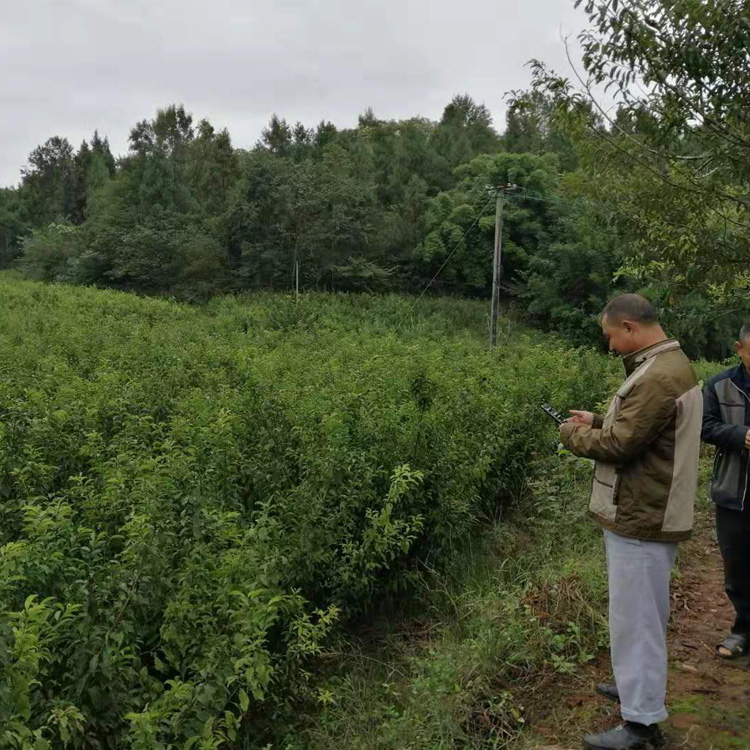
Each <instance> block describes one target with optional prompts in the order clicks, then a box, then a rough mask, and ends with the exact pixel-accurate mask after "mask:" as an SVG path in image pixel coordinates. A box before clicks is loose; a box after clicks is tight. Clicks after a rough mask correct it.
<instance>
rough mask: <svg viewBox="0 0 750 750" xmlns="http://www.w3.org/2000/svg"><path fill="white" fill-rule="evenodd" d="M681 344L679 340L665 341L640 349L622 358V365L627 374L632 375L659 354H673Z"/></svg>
mask: <svg viewBox="0 0 750 750" xmlns="http://www.w3.org/2000/svg"><path fill="white" fill-rule="evenodd" d="M679 348H680V342H679V341H677V339H664V341H659V343H658V344H651V346H647V347H645V348H644V349H639V350H638V351H637V352H632V353H631V354H626V355H625V356H624V357H623V358H622V364H623V365H624V367H625V372H626V373H627V374H628V375H631V374H632V373H633V372H634V370H636V369H637V368H638V367H640V366H641V365H642V364H643V363H644V362H645V361H646V360H647V359H651V357H655V356H656V355H657V354H663V353H664V352H671V351H672V350H673V349H679Z"/></svg>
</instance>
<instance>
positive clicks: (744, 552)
mask: <svg viewBox="0 0 750 750" xmlns="http://www.w3.org/2000/svg"><path fill="white" fill-rule="evenodd" d="M716 535H717V537H718V539H719V548H720V549H721V556H722V557H723V558H724V588H725V590H726V592H727V596H728V597H729V601H731V602H732V605H733V606H734V611H735V612H736V613H737V617H736V619H735V621H734V627H733V628H732V632H733V633H742V634H743V635H750V504H748V506H746V507H745V510H744V511H739V510H729V508H723V507H722V506H721V505H717V506H716Z"/></svg>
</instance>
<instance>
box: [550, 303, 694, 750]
mask: <svg viewBox="0 0 750 750" xmlns="http://www.w3.org/2000/svg"><path fill="white" fill-rule="evenodd" d="M602 331H603V333H604V336H605V337H606V338H607V340H608V342H609V348H610V349H611V350H612V351H615V352H617V353H618V354H620V355H622V357H623V365H624V366H625V374H626V378H625V381H624V382H623V384H622V385H621V386H620V388H619V389H618V390H617V392H616V393H615V395H614V397H613V399H612V402H611V403H610V406H609V409H608V411H607V414H606V416H605V417H604V418H603V419H602V418H600V417H598V416H596V415H595V414H592V413H591V412H584V411H571V414H572V415H573V416H572V417H571V418H570V419H569V420H568V421H567V422H565V423H564V424H563V425H561V427H560V437H561V440H562V442H563V444H564V445H565V446H566V447H567V448H568V449H569V450H570V451H572V452H573V453H575V454H576V455H579V456H585V457H587V458H593V459H595V460H596V469H595V472H594V483H593V490H592V493H591V505H590V508H589V512H590V515H591V516H592V517H593V519H594V520H595V521H597V522H598V523H599V524H600V525H601V526H603V527H604V541H605V548H606V552H607V571H608V578H609V631H610V644H611V653H612V668H613V671H614V676H615V684H614V685H599V686H597V690H598V691H599V692H601V693H603V694H604V695H606V696H607V697H609V698H611V699H613V700H619V701H620V704H621V712H622V718H623V720H624V723H623V724H622V725H620V726H618V727H616V728H614V729H612V730H610V731H608V732H603V733H601V734H598V735H587V736H586V737H584V740H583V741H584V745H585V746H586V747H588V748H591V749H592V750H636V749H637V748H645V747H648V746H649V745H654V746H656V745H658V744H660V742H661V739H662V737H661V732H660V730H659V726H658V724H659V722H662V721H664V720H665V719H666V718H667V712H666V708H665V705H664V701H665V697H666V683H667V649H666V629H667V620H668V619H669V575H670V570H671V568H672V564H673V562H674V558H675V553H676V550H677V544H676V543H677V542H680V541H682V540H684V539H687V538H688V537H689V536H690V533H691V531H692V525H693V506H694V501H695V492H696V488H697V483H698V454H699V449H700V434H701V420H702V416H703V401H702V395H701V389H700V385H699V383H698V380H697V378H696V376H695V373H694V372H693V368H692V367H691V365H690V362H689V361H688V359H687V357H686V356H685V354H684V353H683V352H682V350H681V348H680V345H679V343H678V342H677V341H675V340H674V339H670V338H667V336H666V335H665V333H664V331H663V329H662V327H661V326H660V325H659V323H658V321H657V319H656V316H655V314H654V310H653V308H652V307H651V304H650V303H649V302H648V300H646V299H645V298H644V297H641V296H640V295H637V294H623V295H620V296H619V297H615V298H614V299H613V300H612V301H611V302H610V303H609V304H608V305H607V306H606V308H605V309H604V314H603V316H602Z"/></svg>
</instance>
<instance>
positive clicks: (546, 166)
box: [0, 0, 750, 357]
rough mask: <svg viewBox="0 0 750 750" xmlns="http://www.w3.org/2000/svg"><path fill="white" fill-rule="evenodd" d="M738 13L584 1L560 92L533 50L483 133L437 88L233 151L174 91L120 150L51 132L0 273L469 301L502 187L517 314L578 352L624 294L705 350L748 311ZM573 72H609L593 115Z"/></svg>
mask: <svg viewBox="0 0 750 750" xmlns="http://www.w3.org/2000/svg"><path fill="white" fill-rule="evenodd" d="M741 6H742V3H741V2H740V3H738V2H726V1H725V0H711V2H707V3H702V4H697V5H696V4H695V3H691V2H689V0H678V1H677V2H670V3H665V2H661V1H660V0H659V1H657V0H653V1H650V2H647V3H633V2H623V3H621V4H619V5H618V3H616V2H614V1H613V0H599V1H598V2H594V1H593V0H591V1H590V2H588V3H587V4H586V12H587V13H588V15H589V19H590V25H589V29H588V31H586V32H584V35H583V42H584V50H585V55H584V68H585V70H584V71H583V72H582V76H585V78H584V77H582V78H581V83H582V85H576V86H573V85H572V84H571V82H570V81H569V80H567V79H564V78H560V77H559V76H558V75H556V74H555V73H554V72H552V71H549V70H547V68H546V67H545V66H544V65H543V64H542V63H535V64H534V65H533V71H532V72H533V79H532V85H531V87H530V88H529V90H527V91H520V92H513V93H511V94H510V95H509V96H508V109H507V116H506V123H505V129H504V131H503V132H502V133H500V132H498V131H497V130H496V129H495V128H494V127H493V123H492V121H491V118H490V114H489V111H488V110H487V108H486V107H485V106H483V105H481V104H478V103H476V102H475V101H474V100H473V99H472V98H471V97H469V96H468V95H460V96H456V97H454V99H453V100H452V101H451V102H450V103H449V104H448V105H447V106H446V107H445V110H444V112H443V115H442V117H441V119H440V120H439V121H437V122H434V121H431V120H428V119H425V118H421V117H414V118H410V119H405V120H399V121H395V120H381V119H379V118H377V117H376V115H375V114H374V113H373V112H372V110H368V111H366V112H365V113H363V114H362V115H361V116H360V117H359V121H358V124H357V126H356V127H354V128H349V129H339V128H336V127H335V126H334V125H333V124H332V123H330V122H326V121H323V122H321V123H320V124H319V125H318V126H317V127H315V128H308V127H307V126H305V125H304V124H302V123H296V124H294V125H292V124H290V123H288V122H287V121H286V120H284V119H283V118H281V117H278V116H277V115H274V116H273V117H272V118H271V121H270V122H269V124H268V126H267V127H266V129H265V130H264V131H263V134H262V137H261V139H260V140H259V141H258V143H257V144H256V146H255V147H253V148H252V149H250V150H244V149H237V148H234V147H233V145H232V142H231V138H230V135H229V133H228V132H227V131H226V130H221V131H217V130H216V129H215V128H214V127H213V126H212V125H211V123H209V122H208V121H207V120H205V119H204V120H200V121H198V122H196V121H195V120H194V118H193V117H192V115H191V114H190V113H189V112H187V111H186V110H185V108H184V106H182V105H170V106H168V107H166V108H164V109H160V110H159V111H158V112H157V113H156V115H155V117H154V118H153V119H151V120H143V121H142V122H139V123H137V124H136V125H135V126H134V127H133V128H132V130H131V133H130V138H129V150H128V153H127V154H126V155H125V156H122V157H120V158H115V157H114V156H113V154H112V153H111V150H110V147H109V143H108V141H107V139H106V138H103V137H101V136H100V135H99V134H98V133H94V135H93V137H92V138H91V139H90V141H89V142H87V141H84V142H83V143H82V144H81V145H80V147H79V148H78V150H76V149H74V148H73V146H72V145H71V144H70V143H69V142H68V141H67V139H65V138H62V137H59V136H55V137H52V138H50V139H49V140H48V141H47V142H46V143H44V144H43V145H41V146H39V147H38V148H36V149H35V150H34V151H33V152H32V153H31V154H30V156H29V159H28V164H27V165H26V167H25V168H24V169H23V172H22V180H21V183H20V185H19V186H18V187H16V188H5V189H2V190H0V264H2V265H6V266H7V265H12V264H14V265H16V266H19V267H20V268H22V269H23V270H24V271H25V272H26V273H27V274H28V275H30V276H32V277H35V278H39V279H45V280H57V281H66V282H70V283H77V284H96V285H107V286H113V287H116V288H120V289H127V290H134V291H141V292H145V293H157V294H171V295H174V296H176V297H178V298H182V299H188V300H202V299H205V298H207V297H209V296H211V295H213V294H217V293H226V292H237V291H243V290H252V289H258V288H263V289H277V290H289V289H293V288H295V287H296V286H299V288H301V289H302V290H308V289H329V290H344V291H388V290H393V291H399V292H407V293H419V292H421V291H422V290H423V289H424V288H425V287H426V286H427V285H428V284H429V283H430V282H431V280H432V279H433V278H434V277H435V275H436V274H437V273H438V271H440V273H439V274H438V276H437V278H434V282H433V283H432V284H431V286H430V290H431V292H436V293H450V294H459V295H467V296H487V295H488V294H489V290H490V287H491V275H492V263H491V258H492V247H493V236H494V224H495V222H494V211H493V206H494V198H493V194H492V191H491V188H493V187H495V186H499V185H506V184H513V185H515V186H517V188H516V189H515V190H513V191H512V192H511V193H509V195H508V198H507V200H506V207H505V212H504V258H503V276H504V286H503V290H504V294H505V295H506V296H507V297H508V299H509V300H510V301H511V302H512V303H513V304H514V305H515V306H516V307H517V308H518V310H519V311H520V313H521V314H522V315H523V317H524V318H525V319H528V320H530V321H532V322H534V323H536V324H538V325H541V326H543V327H546V328H549V329H554V330H557V331H559V332H561V333H563V334H564V335H566V336H568V337H570V338H571V339H572V340H573V341H575V342H576V343H592V342H593V341H595V340H596V337H597V319H596V314H597V312H598V311H599V310H600V309H601V306H602V304H603V303H604V301H605V300H606V299H607V298H608V297H609V296H610V295H611V294H612V293H613V292H615V291H618V290H639V291H643V292H645V293H647V294H648V295H649V296H650V297H651V298H652V299H654V300H655V302H656V303H657V305H658V306H659V307H660V308H661V309H662V311H663V314H664V316H665V318H666V321H667V323H668V325H669V326H670V328H671V329H672V331H673V332H674V333H675V334H676V335H679V336H680V337H681V338H682V339H683V340H684V341H685V343H686V345H687V348H688V350H689V351H690V352H691V353H692V354H693V355H699V354H701V355H704V356H710V357H719V356H726V355H727V354H728V351H729V350H728V349H727V345H728V341H729V340H730V339H731V336H732V332H733V331H734V328H736V327H737V326H738V323H739V322H740V321H741V320H742V319H743V317H744V316H745V315H746V314H747V312H748V302H747V294H748V274H747V272H746V270H745V268H746V261H747V260H748V257H749V255H750V233H749V232H748V229H750V217H748V208H749V207H750V198H748V197H747V184H748V177H749V176H750V166H748V165H750V159H748V158H747V157H748V156H750V154H748V149H750V127H749V126H748V125H747V123H748V118H747V117H746V115H747V112H748V108H747V104H748V97H750V69H748V66H747V64H746V60H747V46H748V45H747V37H748V32H747V31H746V29H745V26H744V25H743V23H742V18H743V16H742V8H741ZM743 61H744V62H743ZM592 84H608V85H609V86H613V87H614V90H615V92H616V94H617V101H618V106H617V108H616V110H615V111H614V112H611V111H608V110H605V109H604V108H602V107H601V106H600V105H599V104H598V102H597V100H596V98H595V97H594V96H593V95H591V88H590V86H591V85H592ZM642 84H645V86H644V85H642ZM634 92H635V93H634ZM488 187H489V188H490V190H489V191H488ZM446 261H448V262H447V263H446ZM441 269H442V270H441Z"/></svg>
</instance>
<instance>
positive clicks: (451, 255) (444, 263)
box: [406, 193, 496, 315]
mask: <svg viewBox="0 0 750 750" xmlns="http://www.w3.org/2000/svg"><path fill="white" fill-rule="evenodd" d="M495 200H496V193H493V194H492V195H491V196H490V198H489V199H488V201H487V203H485V204H484V206H482V209H481V211H480V212H479V213H478V214H477V218H476V219H474V221H473V222H472V223H471V226H470V227H469V228H468V229H467V230H466V231H465V232H464V233H463V235H462V236H461V239H460V240H459V241H458V242H457V243H456V244H455V245H454V247H453V249H452V250H451V251H450V253H449V254H448V257H447V258H446V259H445V260H444V261H443V264H442V265H441V266H440V268H438V270H437V273H436V274H435V275H434V276H433V277H432V278H431V279H430V280H429V282H428V283H427V286H425V288H424V289H423V290H422V291H421V292H420V293H419V296H418V297H417V298H416V299H415V300H414V303H413V304H412V306H411V307H410V308H409V309H408V311H407V313H406V314H407V315H411V314H412V312H413V311H414V308H415V307H416V306H417V303H418V302H419V300H421V299H422V297H424V295H425V292H426V291H427V290H428V289H429V288H430V287H431V286H432V284H433V283H434V281H435V279H437V277H438V276H439V275H440V274H441V272H442V270H443V269H444V268H445V267H446V266H447V265H448V261H449V260H450V259H451V258H452V257H453V256H454V254H455V252H456V250H458V248H459V247H460V245H461V243H462V242H463V241H464V240H465V239H466V237H467V236H468V234H469V232H471V230H472V229H474V227H475V226H476V225H477V224H478V223H479V220H480V219H481V218H482V216H484V213H485V211H486V210H487V206H489V205H490V203H494V202H495Z"/></svg>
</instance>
